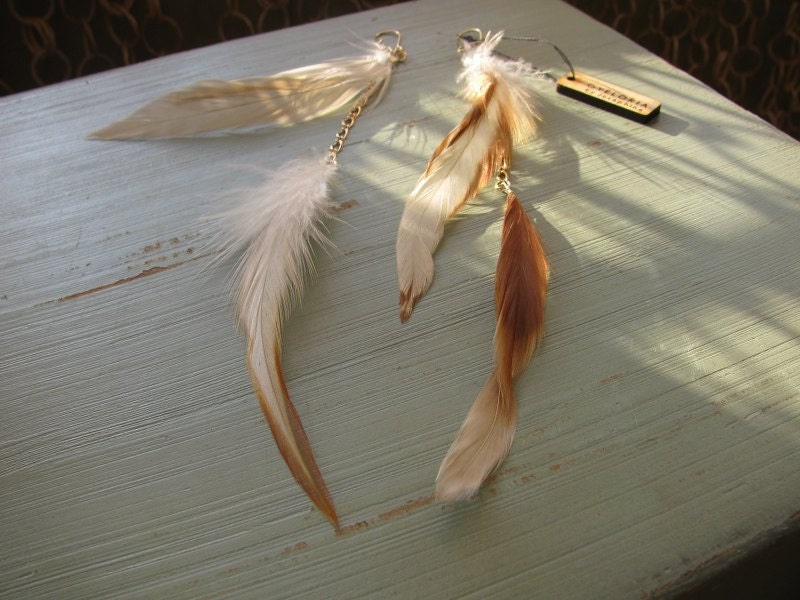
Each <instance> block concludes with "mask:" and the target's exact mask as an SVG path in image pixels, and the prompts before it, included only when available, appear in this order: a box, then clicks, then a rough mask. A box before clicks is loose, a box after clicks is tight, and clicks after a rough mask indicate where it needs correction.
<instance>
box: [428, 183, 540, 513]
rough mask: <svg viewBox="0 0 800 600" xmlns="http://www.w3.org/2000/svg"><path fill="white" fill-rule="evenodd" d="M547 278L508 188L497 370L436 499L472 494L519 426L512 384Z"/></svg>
mask: <svg viewBox="0 0 800 600" xmlns="http://www.w3.org/2000/svg"><path fill="white" fill-rule="evenodd" d="M547 277H548V265H547V258H546V256H545V252H544V248H543V247H542V242H541V239H540V238H539V233H538V232H537V231H536V228H535V227H534V225H533V223H532V222H531V220H530V219H529V218H528V216H527V214H525V210H524V209H523V208H522V205H521V204H520V202H519V200H518V199H517V196H516V194H514V193H513V192H510V191H509V193H508V197H507V201H506V216H505V220H504V222H503V234H502V241H501V244H500V256H499V257H498V259H497V275H496V278H495V305H496V308H497V326H496V328H495V337H494V362H495V368H494V372H493V373H492V374H491V375H490V376H489V380H488V381H487V382H486V384H485V385H484V386H483V389H482V390H481V391H480V393H479V394H478V397H477V398H476V400H475V402H474V403H473V405H472V408H471V409H470V411H469V413H468V414H467V418H466V419H465V420H464V423H463V425H462V426H461V429H460V430H459V432H458V435H457V436H456V440H455V441H454V442H453V444H452V446H451V447H450V450H448V452H447V455H446V456H445V458H444V461H443V462H442V466H441V467H440V469H439V474H438V475H437V477H436V496H437V498H439V499H440V500H445V501H450V500H460V499H463V498H469V497H470V496H473V495H474V494H475V493H477V491H478V489H479V488H480V486H481V484H483V482H484V481H485V480H486V478H487V477H488V476H489V475H490V474H491V472H492V471H493V470H494V469H495V468H496V467H497V466H498V465H499V464H500V463H501V462H502V461H503V460H504V459H505V457H506V455H507V454H508V451H509V449H510V448H511V442H512V440H513V439H514V432H515V430H516V426H517V400H516V396H515V394H514V386H513V383H514V379H516V378H517V377H518V376H519V375H520V374H521V373H522V372H523V371H524V370H525V367H527V365H528V363H529V362H530V360H531V357H532V356H533V353H534V351H535V350H536V347H537V345H538V344H539V341H540V340H541V338H542V334H543V331H544V310H545V302H546V298H547Z"/></svg>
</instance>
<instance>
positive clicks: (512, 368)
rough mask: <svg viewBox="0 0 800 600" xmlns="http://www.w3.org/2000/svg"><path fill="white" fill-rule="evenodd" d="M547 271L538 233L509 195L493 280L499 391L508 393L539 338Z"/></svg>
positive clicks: (542, 320) (517, 203)
mask: <svg viewBox="0 0 800 600" xmlns="http://www.w3.org/2000/svg"><path fill="white" fill-rule="evenodd" d="M547 270H548V267H547V257H546V256H545V252H544V248H543V247H542V241H541V238H540V237H539V232H538V231H537V230H536V228H535V227H534V226H533V223H532V222H531V220H530V219H529V218H528V215H527V214H526V213H525V209H524V208H522V205H521V204H520V202H519V199H518V198H517V196H516V194H514V193H513V192H510V193H509V194H508V199H507V201H506V216H505V220H504V222H503V234H502V239H501V243H500V256H499V258H498V260H497V274H496V277H495V306H496V308H497V327H496V329H495V340H494V342H495V346H494V347H495V366H496V369H497V378H498V381H499V382H500V388H501V389H510V387H511V382H512V380H513V379H515V378H516V377H518V376H519V374H520V373H522V371H524V370H525V367H526V366H527V365H528V363H529V362H530V360H531V357H532V356H533V353H534V351H535V350H536V346H537V345H538V343H539V340H541V338H542V333H543V331H544V309H545V303H546V301H547Z"/></svg>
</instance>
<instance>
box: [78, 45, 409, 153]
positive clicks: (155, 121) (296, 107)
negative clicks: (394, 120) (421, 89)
mask: <svg viewBox="0 0 800 600" xmlns="http://www.w3.org/2000/svg"><path fill="white" fill-rule="evenodd" d="M368 44H369V52H368V53H367V54H366V55H364V56H358V57H353V58H341V59H338V60H332V61H329V62H325V63H320V64H315V65H310V66H307V67H302V68H300V69H293V70H290V71H284V72H282V73H278V74H276V75H272V76H269V77H251V78H247V79H240V80H235V81H216V80H210V81H201V82H199V83H196V84H194V85H191V86H189V87H187V88H185V89H182V90H178V91H175V92H172V93H169V94H167V95H165V96H162V97H160V98H156V99H155V100H153V101H151V102H149V103H148V104H145V105H144V106H143V107H141V108H140V109H139V110H137V111H136V112H134V113H133V114H131V115H130V116H128V117H127V118H125V119H122V120H121V121H117V122H115V123H111V124H110V125H108V126H107V127H104V128H102V129H100V130H98V131H95V132H94V133H91V134H90V135H89V137H90V138H92V139H99V140H119V139H130V138H166V137H185V136H193V135H197V134H202V133H209V132H218V131H234V130H244V129H252V128H258V127H264V126H267V125H279V126H287V125H293V124H295V123H300V122H303V121H308V120H310V119H314V118H317V117H321V116H324V115H327V114H330V113H332V112H335V111H341V110H342V109H343V108H345V107H349V106H350V105H351V104H352V103H353V102H354V101H355V100H356V99H358V98H359V97H361V96H362V95H365V94H366V95H367V96H368V97H369V96H372V95H374V94H378V96H379V97H380V95H381V94H382V93H383V92H384V91H385V89H386V86H387V85H388V83H389V79H390V77H391V74H392V69H393V64H394V62H396V61H397V59H396V57H395V56H393V54H392V50H391V49H390V48H387V47H386V46H384V45H383V44H381V43H378V42H369V43H368Z"/></svg>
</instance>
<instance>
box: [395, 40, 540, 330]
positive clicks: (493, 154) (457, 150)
mask: <svg viewBox="0 0 800 600" xmlns="http://www.w3.org/2000/svg"><path fill="white" fill-rule="evenodd" d="M502 36H503V33H502V32H499V33H497V34H495V35H490V36H488V37H487V39H486V40H485V41H484V42H483V43H480V44H472V45H469V46H468V47H466V49H465V50H464V52H463V54H462V63H463V69H462V72H461V74H460V76H459V80H463V81H465V82H466V86H465V89H464V91H463V95H464V97H465V98H466V99H467V100H469V101H470V102H471V103H472V107H471V108H470V110H469V112H468V113H467V114H466V116H465V117H464V118H463V119H462V120H461V122H460V123H459V124H458V125H457V126H456V127H455V128H454V129H453V130H452V131H451V132H450V133H449V134H448V135H447V136H446V137H445V138H444V140H443V141H442V142H441V143H440V144H439V146H438V147H437V148H436V150H434V152H433V155H432V156H431V158H430V161H429V162H428V166H427V168H426V170H425V173H424V174H423V175H422V177H421V178H420V180H419V181H418V183H417V185H416V187H415V188H414V190H413V191H412V192H411V195H410V196H409V197H408V199H407V200H406V204H405V209H404V210H403V216H402V217H401V220H400V226H399V230H398V234H397V245H396V256H397V277H398V283H399V287H400V319H401V320H403V321H405V320H407V319H408V318H409V317H410V316H411V313H412V311H413V310H414V306H415V305H416V303H417V302H418V301H419V299H420V298H421V297H422V295H423V294H424V293H425V292H426V291H427V290H428V288H429V287H430V285H431V282H432V280H433V272H434V264H433V253H434V252H435V251H436V247H437V246H438V245H439V242H440V241H441V239H442V236H443V235H444V225H445V222H446V221H447V219H449V218H450V217H452V216H453V215H455V214H456V213H457V212H458V210H459V209H460V208H461V207H462V206H463V205H464V204H465V203H466V202H467V201H469V200H470V198H472V197H473V196H475V195H476V194H477V193H478V192H479V191H480V189H481V188H482V187H483V186H484V185H485V184H486V182H487V181H488V180H489V178H490V177H491V176H492V175H493V173H494V172H495V171H496V169H497V168H498V167H499V166H500V165H501V164H502V163H504V162H505V163H507V164H510V162H511V149H512V145H513V144H516V143H520V142H523V141H525V140H527V139H528V138H530V137H531V136H532V135H533V134H534V132H535V129H536V119H538V116H537V114H536V111H535V109H534V106H533V100H532V95H531V92H530V90H529V89H528V88H527V86H526V78H527V77H528V76H530V75H532V74H533V69H532V68H531V67H530V65H528V64H527V63H525V62H524V61H521V60H517V61H512V60H508V59H506V58H502V57H500V56H497V55H495V54H494V53H493V50H494V48H495V46H497V44H498V43H499V42H500V40H501V39H502Z"/></svg>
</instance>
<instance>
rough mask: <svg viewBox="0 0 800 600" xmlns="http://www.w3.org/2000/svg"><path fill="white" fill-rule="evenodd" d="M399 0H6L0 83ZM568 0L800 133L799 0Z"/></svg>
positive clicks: (95, 67) (17, 86)
mask: <svg viewBox="0 0 800 600" xmlns="http://www.w3.org/2000/svg"><path fill="white" fill-rule="evenodd" d="M399 1H402V0H192V1H189V0H0V51H1V52H2V56H3V61H2V70H1V71H0V94H10V93H15V92H21V91H24V90H28V89H32V88H34V87H39V86H42V85H47V84H50V83H55V82H58V81H64V80H66V79H71V78H73V77H79V76H81V75H88V74H90V73H96V72H98V71H102V70H105V69H109V68H112V67H116V66H122V65H128V64H131V63H134V62H138V61H142V60H148V59H150V58H154V57H157V56H163V55H164V54H169V53H171V52H176V51H179V50H188V49H190V48H197V47H200V46H205V45H208V44H213V43H216V42H220V41H223V40H228V39H232V38H236V37H241V36H246V35H251V34H253V33H258V32H262V31H271V30H274V29H279V28H282V27H287V26H291V25H298V24H301V23H307V22H310V21H318V20H321V19H325V18H328V17H333V16H338V15H343V14H348V13H351V12H355V11H358V10H365V9H369V8H375V7H378V6H385V5H387V4H396V3H398V2H399ZM566 1H567V2H569V3H570V4H573V5H574V6H576V7H577V8H579V9H580V10H582V11H584V12H585V13H587V14H589V15H591V16H592V17H594V18H596V19H597V20H599V21H601V22H603V23H605V24H607V25H609V26H610V27H613V28H614V29H616V30H617V31H619V32H621V33H623V34H624V35H626V36H628V37H629V38H631V39H632V40H634V41H636V42H638V43H639V44H641V45H642V46H644V47H645V48H647V49H648V50H650V51H651V52H653V53H655V54H657V55H659V56H661V57H663V58H665V59H666V60H668V61H669V62H671V63H672V64H674V65H675V66H677V67H679V68H680V69H682V70H684V71H686V72H688V73H690V74H692V75H694V76H695V77H697V78H698V79H700V80H701V81H703V82H705V83H706V84H708V85H709V86H711V87H712V88H714V89H715V90H717V91H718V92H720V93H721V94H723V95H724V96H726V97H728V98H730V99H731V100H733V101H734V102H736V103H738V104H739V105H740V106H742V107H744V108H746V109H748V110H750V111H752V112H754V113H756V114H757V115H759V116H761V117H762V118H763V119H765V120H766V121H769V122H770V123H772V124H773V125H775V127H777V128H779V129H781V130H783V131H785V132H786V133H788V134H790V135H792V136H793V137H794V138H795V139H800V101H798V88H800V59H799V58H798V57H800V0H566ZM490 2H491V0H487V3H490ZM526 33H529V34H535V33H536V32H526ZM555 41H556V43H557V40H555Z"/></svg>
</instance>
